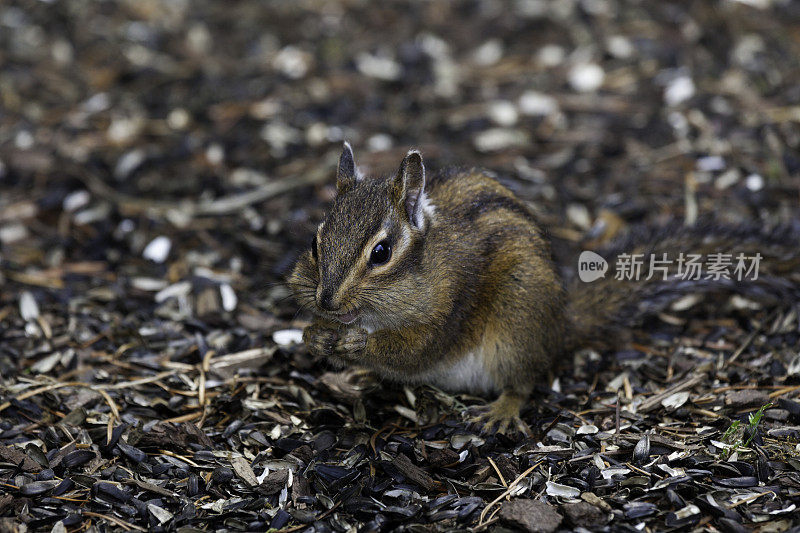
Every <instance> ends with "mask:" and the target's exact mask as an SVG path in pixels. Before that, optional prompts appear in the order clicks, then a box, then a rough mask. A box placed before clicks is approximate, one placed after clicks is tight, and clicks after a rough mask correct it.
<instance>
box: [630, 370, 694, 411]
mask: <svg viewBox="0 0 800 533" xmlns="http://www.w3.org/2000/svg"><path fill="white" fill-rule="evenodd" d="M704 379H705V376H703V375H702V374H696V375H694V376H691V377H689V378H686V379H684V380H683V381H681V382H680V383H677V384H675V385H673V386H672V387H670V388H668V389H666V390H665V391H664V392H660V393H658V394H655V395H653V396H650V397H649V398H647V399H646V400H645V401H643V402H642V403H641V404H640V405H639V409H638V410H639V412H643V413H646V412H647V411H652V410H653V409H655V408H656V407H658V406H659V405H660V404H661V400H663V399H664V398H667V397H669V396H671V395H673V394H675V393H676V392H681V391H683V390H686V389H691V388H692V387H694V386H695V385H697V384H698V383H700V382H701V381H703V380H704Z"/></svg>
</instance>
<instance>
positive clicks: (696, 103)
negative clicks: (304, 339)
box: [0, 0, 800, 532]
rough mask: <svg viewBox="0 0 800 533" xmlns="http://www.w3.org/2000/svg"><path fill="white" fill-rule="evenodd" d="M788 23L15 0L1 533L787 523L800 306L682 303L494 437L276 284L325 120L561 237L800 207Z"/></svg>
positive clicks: (580, 5) (0, 124)
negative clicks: (522, 425)
mask: <svg viewBox="0 0 800 533" xmlns="http://www.w3.org/2000/svg"><path fill="white" fill-rule="evenodd" d="M798 35H800V8H799V7H798V4H797V3H794V2H789V1H782V0H774V1H771V0H759V1H754V0H749V1H746V2H745V1H740V2H735V1H728V0H726V1H722V0H717V1H710V2H695V3H691V4H689V3H684V2H637V1H622V0H581V1H577V0H575V1H573V0H570V1H560V2H552V3H551V2H544V1H541V0H525V1H523V0H520V1H514V2H477V1H472V2H452V3H451V2H380V3H377V2H375V3H372V2H351V1H342V2H339V1H334V2H330V1H326V2H317V1H311V0H308V1H301V2H271V3H266V2H264V3H262V2H255V1H252V2H246V1H239V2H210V1H198V2H189V1H187V0H179V1H166V0H163V1H162V0H146V1H141V0H137V1H134V0H129V1H109V2H81V1H77V0H62V1H58V2H37V1H33V0H29V1H22V0H11V1H6V2H3V3H2V6H0V531H24V530H27V531H50V530H52V531H83V530H92V531H110V530H126V531H131V530H136V531H143V530H182V531H190V530H228V531H244V530H266V529H270V528H271V529H277V530H281V531H300V530H307V531H320V532H322V531H341V532H344V531H353V530H359V531H389V530H397V529H401V528H405V529H408V530H414V531H423V530H424V531H444V530H471V531H480V530H483V529H488V528H506V529H522V530H526V531H555V530H559V529H560V530H575V529H578V528H582V529H583V530H592V531H602V530H614V531H620V530H621V531H625V530H631V531H633V530H636V531H641V530H648V531H664V530H676V529H682V528H706V529H708V530H712V531H744V530H749V529H756V530H759V531H764V532H767V531H770V532H773V531H786V530H790V529H792V528H795V529H796V528H797V527H798V526H799V525H800V519H798V515H799V513H800V510H798V508H797V506H798V504H800V448H798V446H799V444H798V443H800V401H798V395H800V359H799V358H798V347H800V340H799V339H800V336H799V335H798V329H799V328H800V324H798V309H797V307H796V302H793V301H786V302H784V303H783V304H778V305H771V306H759V305H757V304H756V303H754V302H749V301H746V300H743V299H741V298H730V297H728V298H725V299H716V300H712V299H710V298H709V297H703V298H698V299H691V300H688V301H687V300H684V301H683V302H682V305H680V306H678V307H677V308H675V309H674V310H670V311H669V312H666V313H662V314H661V315H659V316H656V317H653V318H652V319H651V320H649V321H647V322H646V324H645V325H643V326H642V327H641V328H637V329H636V330H635V331H633V332H632V333H633V338H634V342H633V343H632V345H631V347H630V349H626V350H624V351H620V352H615V353H613V352H612V353H594V352H584V353H580V354H577V355H576V356H575V357H574V360H573V361H572V362H571V364H570V365H568V366H567V368H565V369H564V370H563V372H562V373H561V374H560V375H559V377H558V380H557V381H556V382H555V383H554V384H553V385H552V387H551V386H549V384H548V385H547V386H546V385H544V384H543V385H542V386H541V387H540V388H539V390H537V393H536V395H535V397H534V398H533V399H532V401H531V402H530V404H529V406H528V407H527V409H526V410H525V411H524V414H523V418H524V420H525V421H526V422H527V423H528V425H529V426H530V427H531V428H532V430H533V435H531V436H530V437H527V438H523V437H522V436H518V437H514V438H509V437H505V436H502V435H500V436H491V437H485V436H481V435H479V434H477V433H476V432H475V431H473V430H472V429H470V428H469V427H468V426H467V425H466V423H465V422H464V421H463V420H462V417H463V413H464V411H465V408H466V407H468V406H470V405H477V404H481V403H483V402H485V401H486V400H485V399H481V398H472V397H469V396H465V395H450V394H445V393H443V392H441V391H438V390H434V389H431V388H429V387H419V388H416V389H413V390H407V389H404V388H402V387H397V386H392V385H390V384H385V383H380V382H378V381H377V380H376V379H375V378H374V377H373V376H370V375H369V374H367V373H365V372H362V371H359V370H357V369H351V370H348V371H345V372H335V371H333V370H331V369H329V368H328V367H326V365H325V364H324V363H322V362H320V361H317V360H314V359H313V358H311V357H310V356H309V355H308V354H307V352H306V350H305V348H304V347H303V346H302V345H300V344H297V342H296V341H297V340H298V338H299V330H300V329H302V327H303V326H304V325H305V324H306V323H307V322H306V321H307V320H308V318H309V317H308V316H306V315H303V314H298V313H297V308H296V306H295V304H294V303H293V302H292V301H291V299H290V298H288V291H287V289H286V287H285V286H284V285H282V283H281V281H282V279H283V277H284V276H285V274H286V272H287V269H288V268H289V266H290V265H291V264H292V262H293V261H294V259H295V258H296V257H297V254H298V253H300V251H301V250H303V249H304V247H305V246H306V245H307V243H308V242H309V241H310V236H311V235H312V230H313V228H314V227H315V226H316V224H317V223H318V222H319V220H320V218H321V216H322V213H323V212H324V209H325V206H326V205H327V202H329V201H330V199H331V197H332V195H333V193H334V189H333V186H332V181H333V168H334V165H335V161H336V158H337V156H338V153H339V150H340V146H341V144H340V143H341V141H342V140H343V139H349V140H350V141H351V142H352V143H353V145H354V146H355V148H356V154H357V159H358V161H359V163H360V164H361V165H362V166H363V167H365V168H366V169H370V170H373V171H376V172H389V171H393V170H394V168H395V165H397V164H398V162H399V160H400V158H401V156H402V155H403V154H404V153H405V151H406V150H407V148H408V147H409V146H412V145H413V146H417V147H419V148H421V149H422V151H423V154H424V156H425V158H426V162H427V163H428V165H429V167H430V168H431V169H435V168H438V167H441V166H443V165H446V164H452V163H456V164H461V165H479V166H483V167H486V168H489V169H492V170H493V171H495V172H497V173H498V174H499V175H500V176H501V178H502V179H504V180H506V182H507V183H509V184H510V185H511V186H513V187H514V188H515V189H516V190H517V191H518V192H519V194H520V195H521V196H522V197H524V198H526V199H528V200H530V201H532V202H534V203H535V204H536V206H537V210H538V211H539V212H540V213H541V218H542V220H543V221H544V222H545V223H546V224H547V225H548V226H549V227H550V228H551V231H552V233H553V235H554V236H555V237H556V239H557V247H556V250H557V252H558V255H559V256H560V257H562V256H563V257H570V253H571V252H570V251H571V250H572V251H574V250H578V249H580V248H581V246H583V247H588V248H590V249H591V248H592V247H593V246H596V245H597V244H599V243H601V242H602V241H604V240H605V239H607V237H608V235H610V234H612V233H614V232H615V231H617V230H621V229H625V228H626V227H629V226H631V225H636V224H642V223H644V224H661V223H664V222H665V221H666V220H669V219H673V218H678V219H685V220H689V221H691V220H693V219H695V218H696V217H697V216H702V215H707V214H713V215H715V216H716V217H717V218H719V219H722V220H728V221H750V222H755V223H756V224H761V223H763V224H775V223H788V224H792V223H794V224H797V220H798V219H797V202H798V197H799V196H800V195H799V193H798V184H800V159H798V155H797V154H798V149H799V148H800V125H799V123H800V107H798V101H800V70H798V61H797V58H798V55H799V53H798V52H800V42H799V41H798V38H797V36H798ZM565 266H566V267H567V270H570V269H571V267H572V265H571V264H567V265H565Z"/></svg>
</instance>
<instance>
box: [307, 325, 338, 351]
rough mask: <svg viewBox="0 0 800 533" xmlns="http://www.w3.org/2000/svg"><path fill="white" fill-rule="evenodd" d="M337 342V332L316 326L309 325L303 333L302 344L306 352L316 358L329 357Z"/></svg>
mask: <svg viewBox="0 0 800 533" xmlns="http://www.w3.org/2000/svg"><path fill="white" fill-rule="evenodd" d="M338 341H339V332H338V331H336V330H335V329H330V328H326V327H324V326H320V325H318V324H311V325H310V326H308V327H307V328H306V329H305V330H304V331H303V342H304V343H306V347H307V348H308V351H309V352H310V353H311V354H312V355H316V356H317V357H330V356H331V355H333V351H334V347H335V346H336V343H337V342H338Z"/></svg>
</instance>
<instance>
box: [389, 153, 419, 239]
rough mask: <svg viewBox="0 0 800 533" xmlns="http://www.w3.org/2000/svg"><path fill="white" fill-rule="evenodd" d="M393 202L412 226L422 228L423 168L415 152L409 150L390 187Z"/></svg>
mask: <svg viewBox="0 0 800 533" xmlns="http://www.w3.org/2000/svg"><path fill="white" fill-rule="evenodd" d="M392 196H393V199H394V201H395V202H396V203H397V204H398V205H399V206H400V207H401V208H402V209H403V210H404V211H405V213H406V214H407V215H408V220H409V222H411V223H412V224H413V225H414V226H416V227H418V228H422V227H423V225H424V223H425V220H424V218H425V217H424V214H423V205H424V204H425V201H426V199H425V166H424V165H423V164H422V155H421V154H420V153H419V151H417V150H411V151H409V152H408V154H406V157H405V158H404V159H403V162H402V163H400V170H399V171H398V172H397V177H396V178H395V180H394V184H393V186H392Z"/></svg>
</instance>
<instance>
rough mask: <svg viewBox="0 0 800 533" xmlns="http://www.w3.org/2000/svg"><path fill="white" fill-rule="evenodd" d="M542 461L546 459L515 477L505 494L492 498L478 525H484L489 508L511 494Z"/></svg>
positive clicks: (482, 512)
mask: <svg viewBox="0 0 800 533" xmlns="http://www.w3.org/2000/svg"><path fill="white" fill-rule="evenodd" d="M542 462H544V461H543V460H542V461H539V462H538V463H536V464H535V465H533V466H532V467H530V468H528V469H527V470H526V471H524V472H523V473H521V474H520V475H519V476H518V477H517V479H515V480H514V481H512V482H511V484H510V485H509V486H508V488H507V489H506V490H504V491H503V494H501V495H500V496H498V497H497V498H495V499H494V500H492V502H491V503H490V504H489V505H487V506H486V507H484V508H483V511H481V517H480V519H479V520H478V527H480V526H481V525H483V521H484V519H485V518H486V513H488V512H489V509H491V508H492V507H493V506H494V505H495V504H496V503H497V502H499V501H500V500H502V499H503V498H505V497H506V496H508V495H509V494H511V491H512V490H514V487H516V486H517V485H518V484H519V482H520V481H522V480H523V479H525V478H526V477H527V476H528V474H530V473H531V472H533V471H534V470H535V469H536V468H538V467H539V465H540V464H542Z"/></svg>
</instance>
